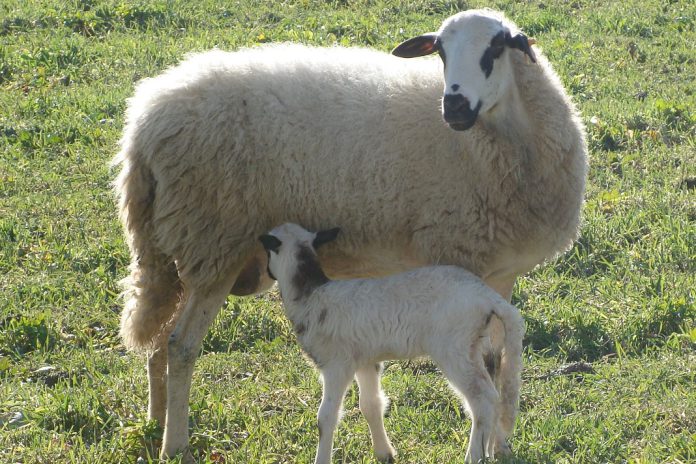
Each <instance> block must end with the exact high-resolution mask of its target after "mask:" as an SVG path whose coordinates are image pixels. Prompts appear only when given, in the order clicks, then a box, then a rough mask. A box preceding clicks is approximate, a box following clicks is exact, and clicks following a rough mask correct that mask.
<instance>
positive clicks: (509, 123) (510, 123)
mask: <svg viewBox="0 0 696 464" xmlns="http://www.w3.org/2000/svg"><path fill="white" fill-rule="evenodd" d="M530 119H531V118H530V115H529V114H528V113H527V110H526V108H525V106H524V104H523V102H522V98H521V97H520V92H519V89H518V88H517V85H515V84H514V83H513V84H512V85H510V87H509V88H508V90H507V93H506V95H505V96H504V97H503V98H501V99H500V101H499V102H498V104H497V105H496V106H495V107H494V108H493V109H492V110H491V111H490V112H489V114H488V115H487V117H486V118H485V120H483V121H482V122H483V125H484V127H485V128H486V129H488V130H489V131H490V132H491V133H492V134H495V137H496V138H497V139H499V140H500V139H504V140H506V141H507V142H508V143H509V144H514V145H516V146H520V145H525V146H528V147H529V146H530V145H531V144H532V143H533V131H532V127H531V124H530Z"/></svg>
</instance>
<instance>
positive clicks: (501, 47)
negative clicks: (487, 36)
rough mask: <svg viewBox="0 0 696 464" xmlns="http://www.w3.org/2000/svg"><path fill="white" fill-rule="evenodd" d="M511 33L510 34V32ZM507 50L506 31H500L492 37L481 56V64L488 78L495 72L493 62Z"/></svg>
mask: <svg viewBox="0 0 696 464" xmlns="http://www.w3.org/2000/svg"><path fill="white" fill-rule="evenodd" d="M508 35H509V34H508ZM504 51H505V32H503V31H500V32H498V33H497V34H496V35H494V36H493V38H492V39H491V44H490V45H489V46H488V48H486V50H485V51H484V52H483V55H482V56H481V60H480V61H479V65H480V66H481V70H482V71H483V73H484V74H485V75H486V79H488V76H490V75H491V73H492V72H493V62H494V61H495V59H496V58H498V57H499V56H500V55H502V54H503V52H504Z"/></svg>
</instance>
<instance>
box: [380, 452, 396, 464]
mask: <svg viewBox="0 0 696 464" xmlns="http://www.w3.org/2000/svg"><path fill="white" fill-rule="evenodd" d="M375 457H376V458H377V460H378V461H379V462H385V463H388V464H394V462H396V451H394V450H391V451H388V452H387V453H383V454H382V453H380V454H375Z"/></svg>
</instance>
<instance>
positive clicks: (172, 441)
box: [116, 12, 586, 456]
mask: <svg viewBox="0 0 696 464" xmlns="http://www.w3.org/2000/svg"><path fill="white" fill-rule="evenodd" d="M471 13H472V14H471V17H472V18H473V20H474V21H478V20H479V19H478V18H479V17H480V20H481V21H487V22H488V23H490V16H491V13H490V12H471ZM493 21H494V23H495V24H496V25H497V24H500V27H505V28H508V27H509V28H512V27H513V25H511V23H509V22H507V20H505V21H503V22H498V19H494V20H493ZM491 24H493V23H491ZM495 27H498V26H495ZM465 43H466V44H472V46H473V44H474V42H473V41H465ZM477 46H478V45H477ZM450 59H452V58H451V57H450ZM501 60H506V61H505V63H504V64H505V66H510V67H511V69H512V70H513V71H514V72H510V73H509V74H510V75H509V76H508V73H506V74H505V76H506V77H505V78H506V79H512V81H513V82H512V84H511V85H510V86H509V87H507V88H506V89H505V93H503V94H502V95H501V96H500V98H499V100H498V102H497V104H496V105H495V106H494V107H492V109H490V110H488V111H486V112H485V114H484V113H483V112H482V113H481V114H480V115H479V117H478V121H477V122H476V124H475V125H474V126H473V127H471V128H470V129H469V130H467V131H466V132H456V131H454V130H451V129H450V128H448V127H447V126H446V125H444V124H443V123H442V120H441V118H440V116H439V113H440V109H439V108H440V98H441V96H442V88H443V77H442V64H441V63H440V61H439V60H437V59H424V60H402V59H399V58H395V57H393V56H390V55H387V54H385V53H380V52H376V51H370V50H365V49H344V48H340V47H334V48H327V49H324V48H311V47H305V46H301V45H270V46H263V47H258V48H254V49H248V50H242V51H239V52H236V53H226V52H222V51H211V52H207V53H202V54H198V55H192V56H190V57H189V58H188V59H187V60H186V61H184V62H183V63H181V64H180V65H178V66H177V67H174V68H172V69H170V70H168V71H167V72H165V73H164V74H162V75H160V76H158V77H156V78H152V79H147V80H145V81H143V82H142V83H141V84H139V86H138V88H137V90H136V93H135V96H134V97H133V98H132V99H131V100H130V101H129V107H128V112H127V125H126V128H125V132H124V137H123V140H122V150H121V152H120V153H119V154H118V156H117V157H116V162H117V163H119V164H120V165H121V167H122V169H121V173H120V175H119V177H118V179H117V181H116V190H117V192H118V195H119V201H120V211H121V217H122V220H123V222H124V224H125V225H126V231H127V238H128V241H129V245H130V248H131V253H132V256H133V264H132V266H131V275H130V277H129V279H128V287H127V294H126V306H125V309H124V312H123V317H122V324H121V333H122V336H123V339H124V342H125V344H126V345H127V346H128V347H129V348H141V349H143V348H145V349H148V350H149V351H150V358H149V361H148V369H149V379H150V412H149V415H150V417H151V418H155V419H158V420H159V421H160V422H164V420H165V409H167V410H169V413H168V416H167V424H166V427H165V439H164V451H163V456H167V455H170V454H172V453H174V452H175V451H177V450H180V449H182V448H184V447H185V446H186V444H187V440H188V439H187V437H188V431H187V427H186V423H187V421H186V417H187V408H186V406H185V405H186V404H187V401H188V390H189V387H190V375H191V372H192V369H193V360H194V359H195V353H196V352H197V351H198V349H199V346H200V343H201V341H202V339H203V336H204V335H205V332H206V331H207V328H208V326H209V324H210V323H211V322H212V320H213V318H214V317H215V314H217V311H218V309H219V307H220V306H221V304H222V302H223V301H224V298H225V297H226V295H227V294H229V292H230V289H232V293H234V294H250V293H254V292H259V291H263V290H264V289H266V288H268V287H269V286H270V284H271V281H270V280H269V279H267V278H265V277H264V276H265V266H266V262H265V255H264V254H263V252H262V250H261V249H260V247H259V246H258V244H256V243H255V237H256V236H257V235H258V234H260V233H262V232H263V231H265V230H268V229H269V228H270V227H272V226H273V225H275V224H278V223H282V222H285V221H293V222H297V223H300V224H303V225H305V226H306V227H310V228H314V229H320V228H323V227H326V226H327V225H329V224H340V225H341V227H342V228H343V230H344V235H343V236H344V237H346V238H345V239H340V240H339V241H338V242H337V243H336V244H335V245H332V246H330V247H327V249H326V250H323V251H322V254H321V255H320V258H321V261H322V265H323V267H324V269H325V270H326V272H327V274H328V275H329V276H331V277H358V276H375V275H385V274H389V273H393V272H397V271H403V270H406V269H410V268H413V267H417V266H422V265H427V264H434V263H440V264H454V265H458V266H461V267H464V268H466V269H469V270H471V271H472V272H473V273H475V274H476V275H478V276H480V277H482V278H483V279H484V280H485V281H486V283H487V284H488V285H490V286H491V287H493V288H494V289H495V290H496V291H498V292H499V293H500V294H501V295H503V296H504V297H507V298H508V299H509V297H510V294H511V292H512V287H513V285H514V282H515V278H516V276H518V275H520V274H522V273H524V272H526V271H528V270H530V269H531V268H533V267H534V266H535V265H536V264H538V263H540V262H541V261H543V260H544V259H545V258H548V257H551V256H553V255H555V254H557V253H558V252H560V251H562V250H564V249H566V248H567V247H568V246H569V245H570V244H571V243H572V241H573V239H574V238H575V237H576V234H577V228H578V222H579V214H580V207H581V204H582V194H583V189H584V182H585V173H586V147H585V142H584V136H583V131H582V125H581V123H580V122H579V119H578V117H577V114H576V112H575V109H574V107H573V105H572V103H571V102H570V101H569V99H568V97H567V96H566V95H565V92H564V91H563V89H562V86H561V84H560V82H559V80H558V78H557V76H556V75H555V73H554V72H553V71H552V70H551V68H550V66H549V64H548V63H547V61H546V59H545V58H544V57H543V56H542V55H541V54H540V53H538V63H537V64H533V63H528V62H526V61H525V60H526V56H525V55H523V54H522V53H519V52H517V51H512V50H511V51H510V52H509V53H506V54H504V55H502V56H501V57H500V58H499V59H498V62H499V63H501V66H502V64H503V61H501ZM508 62H509V63H510V64H509V65H508V64H507V63H508ZM473 66H474V67H475V66H477V62H474V63H473ZM496 66H498V64H496ZM450 69H453V68H450ZM501 69H502V68H501ZM496 76H497V74H496V68H494V71H493V74H492V75H491V77H490V79H494V78H499V76H498V77H496ZM180 302H181V303H180ZM177 307H178V308H179V309H180V310H179V311H176V308H177ZM177 317H179V318H180V319H179V320H178V321H177V320H175V319H176V318H177ZM169 334H172V338H171V339H169V342H167V340H168V338H167V336H168V335H169ZM168 350H169V351H168ZM167 382H169V384H170V393H169V394H168V395H167ZM165 398H166V403H167V404H166V405H165ZM170 416H171V417H170Z"/></svg>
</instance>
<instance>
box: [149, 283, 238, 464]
mask: <svg viewBox="0 0 696 464" xmlns="http://www.w3.org/2000/svg"><path fill="white" fill-rule="evenodd" d="M231 286H232V281H229V282H224V283H222V284H220V285H216V286H214V287H213V289H212V290H208V291H201V290H197V289H193V290H190V291H187V294H186V295H185V297H186V298H185V303H184V306H183V309H182V311H181V314H180V315H179V318H178V320H177V322H176V326H175V328H174V331H173V332H172V334H171V335H170V336H169V339H168V353H167V354H168V358H169V359H168V363H167V419H166V422H165V427H164V443H163V444H162V452H161V457H162V458H163V459H166V458H168V457H172V456H174V455H175V454H177V453H178V452H181V451H185V450H186V448H187V446H188V442H189V434H188V411H189V408H188V406H189V393H190V389H191V376H192V374H193V366H194V363H195V360H196V356H197V355H198V352H199V350H200V347H201V343H202V342H203V338H204V337H205V334H206V333H207V331H208V327H209V326H210V324H211V323H212V321H213V319H215V316H216V315H217V314H218V312H219V310H220V307H221V306H222V304H223V303H224V301H225V298H226V297H227V295H228V293H229V289H230V288H231ZM185 460H186V461H191V460H192V457H191V455H190V453H186V454H185Z"/></svg>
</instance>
